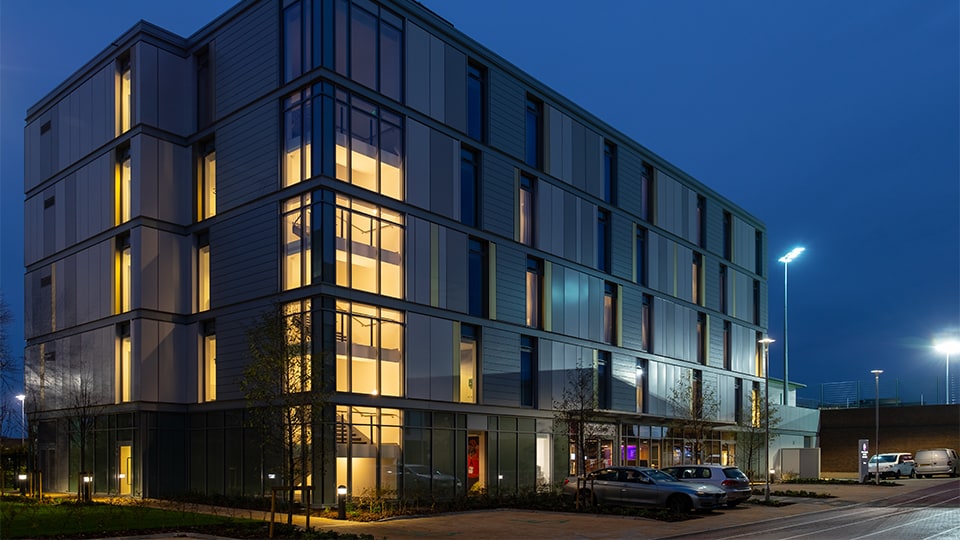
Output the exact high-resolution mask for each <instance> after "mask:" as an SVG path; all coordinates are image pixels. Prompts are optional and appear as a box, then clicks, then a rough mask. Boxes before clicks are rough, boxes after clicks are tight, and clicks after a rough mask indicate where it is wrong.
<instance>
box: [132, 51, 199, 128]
mask: <svg viewBox="0 0 960 540" xmlns="http://www.w3.org/2000/svg"><path fill="white" fill-rule="evenodd" d="M131 56H133V57H134V62H133V78H134V80H133V106H134V108H135V110H136V112H134V113H133V118H134V123H142V124H144V125H148V126H159V124H160V118H159V110H158V105H159V101H160V94H159V90H160V88H159V87H160V76H161V74H160V71H159V65H158V62H157V48H156V47H155V46H154V45H151V44H148V43H145V42H142V41H141V42H139V43H137V44H136V45H135V46H134V52H133V53H132V54H131ZM184 108H185V109H192V107H189V106H184Z"/></svg>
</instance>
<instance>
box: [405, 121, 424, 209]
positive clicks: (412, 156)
mask: <svg viewBox="0 0 960 540" xmlns="http://www.w3.org/2000/svg"><path fill="white" fill-rule="evenodd" d="M406 144H407V154H406V166H407V171H406V172H407V174H406V192H407V196H406V202H408V203H410V204H412V205H414V206H419V207H420V208H423V209H426V210H429V209H430V128H429V127H427V126H425V125H423V124H421V123H420V122H417V121H416V120H412V119H409V118H408V119H407V133H406Z"/></svg>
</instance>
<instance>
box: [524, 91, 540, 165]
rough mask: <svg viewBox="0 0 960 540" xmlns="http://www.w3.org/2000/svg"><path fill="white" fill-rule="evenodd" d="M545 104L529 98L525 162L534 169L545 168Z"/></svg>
mask: <svg viewBox="0 0 960 540" xmlns="http://www.w3.org/2000/svg"><path fill="white" fill-rule="evenodd" d="M542 159H543V102H541V101H540V100H538V99H536V98H534V97H533V96H529V95H528V96H527V120H526V147H525V151H524V161H525V162H526V164H527V165H529V166H531V167H534V168H537V169H539V168H541V167H542V166H543V163H542Z"/></svg>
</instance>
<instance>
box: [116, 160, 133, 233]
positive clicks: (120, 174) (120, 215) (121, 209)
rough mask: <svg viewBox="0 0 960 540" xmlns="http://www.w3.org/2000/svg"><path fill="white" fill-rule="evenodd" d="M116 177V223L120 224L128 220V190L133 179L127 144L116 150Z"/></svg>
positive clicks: (131, 185)
mask: <svg viewBox="0 0 960 540" xmlns="http://www.w3.org/2000/svg"><path fill="white" fill-rule="evenodd" d="M116 178H117V180H116V187H115V192H116V216H117V220H116V224H117V225H120V224H121V223H126V222H128V221H130V191H131V189H132V187H133V180H132V172H131V164H130V147H129V146H124V147H123V148H120V149H119V150H117V171H116Z"/></svg>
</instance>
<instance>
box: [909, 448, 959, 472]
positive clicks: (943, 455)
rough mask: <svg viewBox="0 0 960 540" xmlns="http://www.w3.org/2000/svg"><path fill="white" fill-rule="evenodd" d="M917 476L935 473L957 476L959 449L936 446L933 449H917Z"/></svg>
mask: <svg viewBox="0 0 960 540" xmlns="http://www.w3.org/2000/svg"><path fill="white" fill-rule="evenodd" d="M914 455H915V456H916V463H917V476H919V477H920V478H923V477H925V476H928V477H929V476H933V475H935V474H946V475H948V476H956V475H957V471H958V467H960V458H958V456H957V451H956V450H953V449H950V448H934V449H932V450H917V453H916V454H914Z"/></svg>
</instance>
